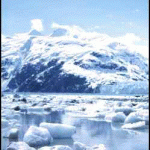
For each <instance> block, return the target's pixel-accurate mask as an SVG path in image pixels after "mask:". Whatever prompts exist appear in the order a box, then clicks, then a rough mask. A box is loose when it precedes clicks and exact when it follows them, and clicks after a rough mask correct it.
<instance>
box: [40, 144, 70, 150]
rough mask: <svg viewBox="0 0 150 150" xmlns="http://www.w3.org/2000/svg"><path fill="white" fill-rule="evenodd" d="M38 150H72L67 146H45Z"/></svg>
mask: <svg viewBox="0 0 150 150" xmlns="http://www.w3.org/2000/svg"><path fill="white" fill-rule="evenodd" d="M38 150H72V148H71V147H69V146H67V145H56V146H45V147H42V148H39V149H38Z"/></svg>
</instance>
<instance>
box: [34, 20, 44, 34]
mask: <svg viewBox="0 0 150 150" xmlns="http://www.w3.org/2000/svg"><path fill="white" fill-rule="evenodd" d="M31 24H32V25H31V29H35V30H37V31H43V24H42V20H41V19H33V20H31Z"/></svg>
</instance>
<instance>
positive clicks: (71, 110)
mask: <svg viewBox="0 0 150 150" xmlns="http://www.w3.org/2000/svg"><path fill="white" fill-rule="evenodd" d="M18 94H19V95H20V98H14V95H13V94H10V93H7V94H6V93H4V95H3V96H2V121H3V122H2V123H3V125H4V126H2V137H3V138H2V139H1V140H2V148H1V149H2V150H6V149H7V146H8V145H9V144H10V142H13V141H23V137H24V135H25V133H26V132H27V130H28V129H29V127H30V126H37V127H39V126H40V124H41V123H42V122H47V123H57V124H66V125H71V126H74V127H75V128H76V132H75V133H74V134H73V135H72V136H71V138H54V139H53V142H52V143H50V144H49V145H47V146H56V145H68V146H70V147H71V148H73V143H74V142H80V143H82V144H84V145H86V146H88V147H94V146H96V145H100V144H102V145H103V146H104V147H105V148H106V150H114V149H115V150H117V149H119V150H126V149H128V150H133V149H136V150H146V149H148V127H149V119H148V116H149V114H148V107H140V108H139V107H137V106H139V105H140V104H141V105H148V97H147V96H140V97H137V96H133V95H132V96H117V97H116V96H104V95H103V96H102V95H85V94H80V95H79V94H44V93H38V94H37V93H26V94H23V93H18ZM21 98H25V99H26V101H21V100H20V99H21ZM14 99H15V100H14ZM127 107H129V108H130V109H132V110H133V111H134V112H135V113H136V112H137V113H136V114H137V115H139V117H140V118H141V120H142V122H144V121H146V123H145V126H144V127H143V128H142V129H141V128H139V129H138V128H136V130H135V129H134V128H133V129H132V125H131V126H130V128H129V129H128V128H123V126H128V125H126V122H123V121H121V122H117V121H116V122H114V121H112V118H113V116H116V114H117V113H118V112H115V111H116V108H117V109H118V108H119V110H124V108H127ZM16 108H17V109H16ZM8 112H9V113H8ZM120 114H123V113H120ZM126 115H127V114H126ZM128 115H129V114H128ZM10 116H11V117H10ZM126 117H127V116H126ZM106 118H107V119H106ZM145 118H146V119H145ZM136 125H138V124H136ZM13 128H16V129H18V131H19V133H18V138H16V139H10V138H9V132H10V131H11V129H13Z"/></svg>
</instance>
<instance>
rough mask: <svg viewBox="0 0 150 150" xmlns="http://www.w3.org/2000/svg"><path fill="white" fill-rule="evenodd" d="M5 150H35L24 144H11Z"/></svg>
mask: <svg viewBox="0 0 150 150" xmlns="http://www.w3.org/2000/svg"><path fill="white" fill-rule="evenodd" d="M7 150H36V149H35V148H33V147H30V146H29V145H28V144H27V143H25V142H12V143H11V144H10V145H9V147H8V148H7Z"/></svg>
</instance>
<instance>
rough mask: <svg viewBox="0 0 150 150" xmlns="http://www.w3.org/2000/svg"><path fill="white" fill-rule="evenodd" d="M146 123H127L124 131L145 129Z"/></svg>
mask: <svg viewBox="0 0 150 150" xmlns="http://www.w3.org/2000/svg"><path fill="white" fill-rule="evenodd" d="M145 125H146V124H145V121H138V122H135V123H127V124H125V125H123V126H122V128H123V129H144V128H146V126H145Z"/></svg>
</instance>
